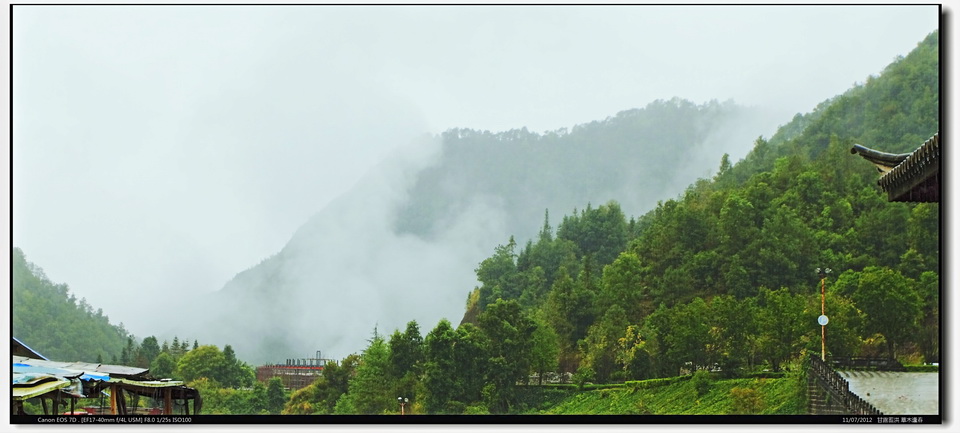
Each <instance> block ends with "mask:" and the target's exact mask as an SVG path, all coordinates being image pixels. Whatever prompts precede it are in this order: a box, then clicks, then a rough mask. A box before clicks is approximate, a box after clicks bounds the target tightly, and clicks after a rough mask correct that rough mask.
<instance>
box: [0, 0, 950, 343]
mask: <svg viewBox="0 0 960 433" xmlns="http://www.w3.org/2000/svg"><path fill="white" fill-rule="evenodd" d="M937 12H938V10H937V8H936V7H935V6H933V7H931V6H925V7H920V6H869V7H868V6H847V7H840V6H830V7H812V6H802V7H797V6H794V7H788V6H772V7H758V6H713V7H705V6H697V7H690V6H686V7H680V6H677V7H651V6H644V7H640V6H627V7H612V6H607V7H583V6H578V7H513V6H511V7H503V6H501V7H464V6H457V7H425V6H416V7H330V6H323V7H318V6H313V7H264V6H258V7H237V6H234V7H227V6H206V7H201V6H191V7H172V6H152V7H145V6H139V7H134V6H95V7H94V6H85V7H64V6H56V7H55V6H44V7H26V6H18V7H16V8H14V17H13V18H14V19H13V25H14V28H13V74H14V75H13V124H12V126H13V128H14V129H13V131H14V134H13V160H12V167H13V176H12V181H13V185H12V192H13V200H12V203H13V211H12V215H13V241H12V243H13V245H14V246H17V247H20V248H22V249H23V250H24V252H25V254H26V255H27V259H28V260H30V261H32V262H34V263H36V264H37V265H39V266H40V267H42V268H43V269H44V270H45V271H46V273H47V275H48V276H49V277H50V278H51V279H52V280H53V281H54V282H58V283H61V282H62V283H67V284H68V285H69V286H70V287H71V290H72V292H73V293H74V294H76V296H77V297H78V298H81V297H85V298H86V299H87V300H88V301H89V302H90V303H91V304H93V305H94V306H95V307H101V308H103V309H104V311H105V312H106V313H107V314H109V315H110V317H111V319H112V320H113V321H115V322H119V321H122V322H124V323H125V325H126V326H127V328H128V329H129V330H131V331H133V332H134V333H135V334H138V336H140V337H143V336H146V335H150V333H151V332H152V330H150V329H144V328H143V325H138V323H137V315H136V310H135V309H129V308H128V309H125V308H124V307H125V306H129V305H131V304H136V303H141V302H144V301H148V300H151V299H169V298H171V297H174V298H182V299H189V296H190V294H191V293H196V292H198V291H199V292H209V291H214V290H218V289H220V288H221V287H222V286H223V284H224V283H225V282H226V281H227V280H229V279H230V278H231V277H232V276H233V275H235V274H236V273H237V272H239V271H242V270H244V269H246V268H249V267H250V266H252V265H254V264H256V263H258V262H259V261H260V260H261V259H263V258H265V257H267V256H269V255H271V254H274V253H276V252H277V251H279V250H280V249H281V248H282V247H283V245H284V244H285V243H286V242H287V241H288V240H289V238H290V236H291V235H292V234H293V233H294V231H295V230H296V229H297V228H298V227H299V226H300V225H301V224H303V223H304V222H305V221H306V220H307V218H308V217H309V216H311V215H313V214H314V213H316V212H318V211H319V210H321V209H322V208H323V207H324V205H325V204H326V203H328V202H329V201H331V200H333V199H334V198H336V197H337V196H339V195H340V194H342V193H344V192H346V191H347V190H349V189H350V188H351V186H353V185H354V184H355V183H356V182H357V181H358V180H359V179H360V178H361V177H362V176H363V174H364V173H365V172H366V171H367V170H369V169H370V168H371V167H373V166H374V165H375V164H376V163H377V162H379V161H380V160H382V159H383V158H384V157H385V156H386V155H388V154H389V153H390V152H391V151H392V150H395V149H397V148H399V147H402V146H404V145H407V144H409V143H410V142H411V141H413V140H414V138H415V137H417V136H418V135H419V134H423V133H431V134H435V133H439V132H442V131H444V130H446V129H448V128H452V127H468V128H473V129H487V130H491V131H500V130H507V129H511V128H520V127H527V128H529V129H531V130H533V131H537V132H542V131H546V130H553V129H557V128H561V127H571V126H573V125H575V124H579V123H586V122H589V121H592V120H599V119H603V118H605V117H607V116H612V115H615V114H616V113H617V112H618V111H621V110H625V109H630V108H636V107H643V106H645V105H646V104H647V103H649V102H650V101H652V100H655V99H668V98H672V97H675V96H678V97H682V98H686V99H689V100H691V101H694V102H696V103H703V102H706V101H709V100H711V99H718V100H721V101H723V100H727V99H733V100H734V101H735V102H737V103H741V104H748V105H759V106H762V107H765V108H766V109H768V110H771V111H774V112H782V113H783V120H782V121H781V122H780V123H785V122H787V121H788V120H789V119H790V117H792V115H793V114H794V113H797V112H808V111H810V110H812V109H813V107H814V106H816V104H817V103H819V102H821V101H823V100H824V99H827V98H829V97H831V96H834V95H837V94H839V93H842V92H843V91H845V90H846V89H848V88H850V87H851V86H853V85H854V84H855V83H860V82H864V81H865V80H866V78H867V77H868V76H870V75H876V74H879V73H880V72H881V71H882V70H883V68H884V67H885V66H886V65H887V64H889V63H890V62H891V61H893V60H894V59H895V57H896V56H898V55H906V54H907V53H908V52H909V51H910V50H911V49H913V48H914V47H915V46H916V45H917V43H918V42H920V41H921V40H922V39H923V38H924V37H925V36H926V35H927V34H929V33H930V32H932V31H934V30H935V29H936V28H937V26H938V18H939V17H938V14H937ZM776 126H777V125H771V126H770V128H769V130H766V131H757V134H756V135H761V134H763V135H766V136H769V135H770V134H772V132H773V130H774V128H775V127H776ZM465 289H469V288H465ZM138 326H140V327H138ZM212 343H215V342H212Z"/></svg>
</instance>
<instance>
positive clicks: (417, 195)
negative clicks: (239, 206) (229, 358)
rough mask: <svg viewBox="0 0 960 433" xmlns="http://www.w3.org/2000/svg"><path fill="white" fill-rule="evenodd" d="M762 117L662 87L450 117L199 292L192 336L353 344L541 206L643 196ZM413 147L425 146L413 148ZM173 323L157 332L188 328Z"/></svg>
mask: <svg viewBox="0 0 960 433" xmlns="http://www.w3.org/2000/svg"><path fill="white" fill-rule="evenodd" d="M764 117H765V116H764V114H763V113H762V112H759V111H758V110H757V109H751V108H744V107H741V106H738V105H736V104H734V103H732V102H725V103H720V102H716V101H712V102H707V103H704V104H699V105H698V104H695V103H692V102H689V101H686V100H682V99H672V100H666V101H655V102H652V103H650V104H648V105H647V106H645V107H643V108H638V109H631V110H626V111H622V112H620V113H618V114H616V115H615V116H612V117H610V118H607V119H605V120H602V121H596V122H591V123H587V124H582V125H577V126H574V127H573V128H571V129H570V130H565V129H561V130H557V131H551V132H547V133H534V132H530V131H527V130H526V129H515V130H511V131H506V132H500V133H491V132H488V131H476V130H470V129H454V130H449V131H447V132H445V133H443V134H440V135H439V136H437V137H433V138H432V139H430V140H429V142H430V145H428V146H422V147H420V148H413V149H404V151H403V152H401V153H399V154H398V155H395V156H393V157H391V158H388V159H387V160H385V161H384V162H383V163H382V164H381V165H380V166H378V167H377V169H375V170H372V171H371V172H370V173H368V175H367V176H366V177H365V178H364V181H362V182H360V183H359V184H357V185H356V186H355V187H354V188H353V189H352V190H351V191H350V192H348V193H347V194H344V195H343V196H341V197H339V198H338V199H337V200H335V201H334V202H331V203H330V204H329V205H327V206H326V207H325V208H324V209H322V210H321V211H320V212H319V213H317V214H316V215H314V216H313V217H311V218H310V219H309V220H308V221H307V222H306V223H305V224H304V225H303V226H301V227H300V228H299V229H298V230H297V232H296V233H295V234H294V235H293V236H292V237H291V239H290V241H289V242H288V243H287V244H286V245H285V246H284V248H283V249H282V250H281V251H280V252H278V253H277V254H274V255H272V256H271V257H269V258H267V259H265V260H264V261H262V262H261V263H260V264H258V265H256V266H253V267H252V268H250V269H248V270H246V271H243V272H241V273H239V274H237V275H236V276H235V277H234V278H233V279H231V281H229V282H227V283H226V284H225V285H224V287H223V289H222V290H220V291H219V292H217V293H216V294H213V295H211V296H208V297H206V298H204V299H202V300H199V301H198V302H197V303H196V305H198V306H201V307H200V308H202V310H203V311H196V312H195V313H194V314H198V315H200V314H202V315H203V316H204V317H211V322H214V323H215V325H212V326H207V327H203V328H202V329H200V330H199V332H203V333H204V334H201V335H200V337H201V338H203V339H205V340H213V341H234V342H237V346H236V347H237V349H238V351H241V352H243V353H247V354H249V356H250V357H251V358H250V359H251V360H253V361H255V362H267V361H275V360H276V359H282V358H283V357H287V356H297V355H298V354H299V353H304V352H308V353H309V352H311V351H314V350H316V349H322V350H324V351H325V352H328V353H337V354H339V356H343V355H346V354H349V353H356V352H359V351H360V350H362V348H363V345H362V342H363V341H364V339H365V338H366V335H367V332H368V330H369V329H371V328H372V327H373V326H376V325H379V326H383V327H388V328H394V327H401V326H403V324H404V323H406V322H407V321H409V320H411V319H415V320H418V321H420V322H421V323H427V322H436V321H437V320H439V319H440V318H442V317H456V316H457V315H459V314H460V313H461V311H462V308H463V294H462V290H463V287H464V286H467V287H469V286H470V285H472V284H474V282H475V278H474V276H473V274H472V270H473V269H474V268H475V267H476V263H477V262H478V261H480V260H482V259H483V257H484V255H486V254H488V252H489V251H490V250H491V249H492V248H493V247H495V246H496V245H497V243H498V239H502V238H506V237H508V236H509V235H510V234H516V235H517V236H518V237H520V238H521V239H526V238H527V237H529V236H532V235H533V234H535V232H536V229H537V227H538V226H539V224H540V218H541V217H542V216H543V213H544V210H545V209H550V210H551V211H553V212H569V211H571V210H573V209H575V208H578V207H583V206H585V205H586V204H588V203H590V202H593V203H605V202H606V201H608V200H611V199H617V200H619V202H620V203H621V205H622V206H624V208H629V209H633V210H634V211H635V212H641V211H647V210H649V209H652V208H653V207H655V206H656V202H657V200H658V199H659V198H662V197H664V196H665V195H666V196H669V195H675V194H677V193H680V192H681V191H683V189H684V188H685V187H686V186H687V185H689V184H690V183H691V182H693V181H694V180H695V179H696V178H697V177H700V176H705V175H709V173H710V172H712V171H714V170H715V166H716V164H717V162H718V161H719V160H720V157H721V156H722V155H723V152H724V151H723V150H722V149H737V150H729V151H730V152H739V154H741V155H743V154H746V152H747V151H748V150H749V148H750V146H751V143H752V139H753V137H755V135H754V134H755V131H756V130H757V128H758V127H759V126H757V125H761V124H766V125H767V127H770V126H771V125H773V124H774V123H773V122H772V121H766V122H764V121H763V118H764ZM424 148H429V149H430V150H431V151H430V152H424V153H429V154H430V155H429V156H424V157H414V156H413V155H415V154H416V153H417V151H418V150H419V151H422V150H423V149H424ZM547 272H550V273H552V272H554V270H552V269H551V270H548V271H547ZM344 311H349V312H350V313H349V314H347V315H345V314H343V312H344ZM179 325H180V326H183V328H181V329H176V330H173V331H169V332H170V333H179V334H184V333H188V332H189V333H191V334H192V333H193V332H194V331H193V330H192V329H186V327H187V326H188V324H186V323H180V324H179Z"/></svg>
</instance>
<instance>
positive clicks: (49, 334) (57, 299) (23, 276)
mask: <svg viewBox="0 0 960 433" xmlns="http://www.w3.org/2000/svg"><path fill="white" fill-rule="evenodd" d="M11 261H12V262H13V263H12V267H13V287H12V292H13V304H12V310H13V336H14V337H17V338H19V339H20V341H23V342H24V343H26V344H27V345H28V346H30V347H31V348H33V349H34V350H36V351H38V352H40V353H41V354H42V355H43V356H46V357H47V358H50V359H58V360H69V361H84V362H94V361H97V360H98V359H100V360H108V361H109V360H111V359H114V360H116V359H118V357H119V356H120V355H121V352H123V351H124V349H125V348H126V347H127V345H128V344H132V340H130V334H129V333H128V332H127V330H126V329H124V327H123V324H119V325H114V324H111V323H110V318H109V317H107V315H105V314H104V313H103V310H101V309H97V310H96V311H94V310H93V307H92V306H91V305H90V304H88V303H87V300H86V299H84V298H81V299H80V300H77V299H76V297H75V296H74V295H73V294H71V293H70V288H69V287H67V285H66V284H55V283H53V282H51V281H50V280H49V279H48V278H47V276H46V274H44V273H43V269H41V268H40V267H38V266H36V265H34V264H33V263H30V262H28V261H27V259H26V256H25V255H24V254H23V251H21V250H20V249H19V248H14V249H13V257H12V258H11Z"/></svg>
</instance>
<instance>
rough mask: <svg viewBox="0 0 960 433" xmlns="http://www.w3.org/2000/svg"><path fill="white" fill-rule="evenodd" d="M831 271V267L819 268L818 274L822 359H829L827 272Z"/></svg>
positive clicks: (818, 319)
mask: <svg viewBox="0 0 960 433" xmlns="http://www.w3.org/2000/svg"><path fill="white" fill-rule="evenodd" d="M830 272H831V269H830V268H825V269H820V268H817V274H818V275H819V276H820V317H818V318H817V323H819V324H820V360H822V361H824V362H826V361H827V323H829V322H830V319H828V318H827V290H826V288H827V283H826V281H827V274H829V273H830Z"/></svg>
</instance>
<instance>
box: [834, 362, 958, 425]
mask: <svg viewBox="0 0 960 433" xmlns="http://www.w3.org/2000/svg"><path fill="white" fill-rule="evenodd" d="M838 373H840V376H842V377H843V378H844V379H846V380H847V382H850V391H851V392H853V393H854V394H856V395H858V396H860V398H862V399H864V400H866V401H867V403H870V404H872V405H873V406H874V407H876V408H877V409H879V410H880V412H883V414H884V415H938V414H939V413H940V407H939V405H940V377H939V374H938V373H904V372H899V371H838Z"/></svg>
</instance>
